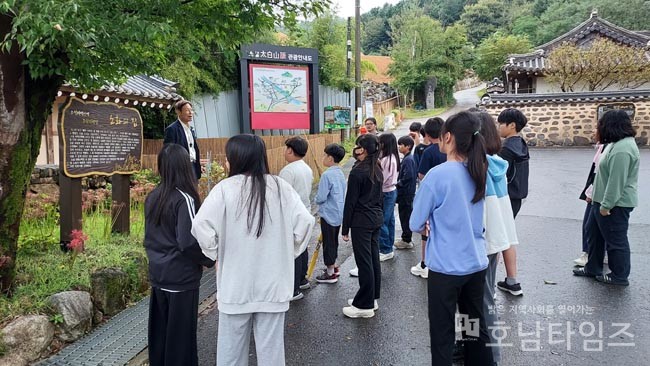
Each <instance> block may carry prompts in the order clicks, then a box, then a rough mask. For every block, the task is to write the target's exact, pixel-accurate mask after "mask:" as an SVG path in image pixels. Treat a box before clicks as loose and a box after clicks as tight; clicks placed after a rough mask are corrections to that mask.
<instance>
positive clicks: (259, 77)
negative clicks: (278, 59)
mask: <svg viewBox="0 0 650 366" xmlns="http://www.w3.org/2000/svg"><path fill="white" fill-rule="evenodd" d="M252 74H253V75H252V81H253V99H254V100H253V111H254V112H256V113H260V112H276V113H277V112H281V113H308V112H309V109H308V103H307V70H306V69H298V68H267V67H254V68H253V72H252Z"/></svg>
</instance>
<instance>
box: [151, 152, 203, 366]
mask: <svg viewBox="0 0 650 366" xmlns="http://www.w3.org/2000/svg"><path fill="white" fill-rule="evenodd" d="M158 172H159V173H160V184H159V185H158V187H156V188H155V189H154V190H153V191H152V192H151V193H150V194H149V195H148V196H147V199H146V200H145V204H144V214H145V230H144V246H145V249H146V252H147V257H148V258H149V282H150V283H151V297H150V301H149V362H150V364H151V365H153V366H160V365H163V366H164V365H181V364H182V365H190V366H192V365H197V364H198V357H197V343H196V322H197V315H198V308H199V283H200V281H201V275H202V274H203V266H207V267H212V266H214V261H212V260H210V259H209V258H207V257H206V256H204V255H203V253H201V249H200V248H199V245H198V243H197V242H196V239H194V237H193V236H192V234H191V232H190V230H191V229H192V218H194V214H195V213H196V209H198V207H199V206H200V204H201V201H200V199H199V193H198V192H197V190H196V175H195V174H194V171H193V168H192V163H191V162H190V157H189V154H188V152H187V150H185V149H184V148H183V147H182V146H180V145H176V144H166V145H165V146H163V148H162V150H161V151H160V153H159V154H158Z"/></svg>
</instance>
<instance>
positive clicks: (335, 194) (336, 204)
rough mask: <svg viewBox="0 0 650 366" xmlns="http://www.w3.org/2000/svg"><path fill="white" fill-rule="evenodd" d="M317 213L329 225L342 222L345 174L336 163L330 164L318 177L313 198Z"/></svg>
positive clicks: (337, 224) (338, 224)
mask: <svg viewBox="0 0 650 366" xmlns="http://www.w3.org/2000/svg"><path fill="white" fill-rule="evenodd" d="M315 201H316V204H317V205H318V214H319V215H320V218H321V219H323V220H325V222H327V223H328V224H330V225H331V226H340V225H341V222H343V203H344V202H345V175H343V171H342V170H341V167H339V166H338V165H335V166H331V167H329V168H327V170H326V171H325V172H324V173H323V175H322V176H321V177H320V182H319V183H318V191H317V192H316V198H315Z"/></svg>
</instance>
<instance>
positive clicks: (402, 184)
mask: <svg viewBox="0 0 650 366" xmlns="http://www.w3.org/2000/svg"><path fill="white" fill-rule="evenodd" d="M414 145H415V142H414V141H413V139H412V138H411V137H410V136H402V137H400V138H399V140H397V147H398V149H399V152H400V153H401V154H402V155H404V158H403V159H402V164H400V170H399V175H398V176H397V207H398V212H399V221H400V223H401V224H402V240H400V241H397V242H395V248H397V249H411V248H413V243H412V242H411V239H412V236H413V233H412V232H411V228H410V227H409V220H410V219H411V212H412V211H413V198H415V185H416V182H417V167H416V166H415V159H414V158H413V154H411V150H412V149H413V146H414Z"/></svg>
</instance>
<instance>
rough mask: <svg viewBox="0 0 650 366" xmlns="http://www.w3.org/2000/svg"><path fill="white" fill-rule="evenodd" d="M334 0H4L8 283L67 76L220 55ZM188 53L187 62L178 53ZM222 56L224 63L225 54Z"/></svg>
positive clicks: (3, 229)
mask: <svg viewBox="0 0 650 366" xmlns="http://www.w3.org/2000/svg"><path fill="white" fill-rule="evenodd" d="M328 3H329V0H237V1H235V0H185V1H181V2H179V1H176V0H157V1H148V0H138V1H135V0H134V1H124V0H102V1H94V0H76V1H61V0H3V1H0V101H2V103H0V136H2V144H0V290H2V291H5V292H7V291H9V290H10V289H11V284H12V281H13V278H14V268H15V259H16V243H17V239H18V231H19V226H20V219H21V214H22V211H23V206H24V201H25V192H26V189H27V184H28V182H29V177H30V175H31V171H32V169H33V167H34V164H35V161H36V157H37V156H38V153H39V147H40V143H41V133H42V131H43V126H44V123H45V121H46V119H47V116H48V114H49V113H50V111H51V107H52V103H53V100H54V97H55V95H56V92H57V90H58V89H59V87H60V86H61V85H62V83H63V82H64V81H66V80H67V81H69V82H71V83H74V84H76V85H77V86H79V87H80V88H82V89H84V90H92V89H96V88H98V87H100V86H101V85H103V84H105V83H108V82H120V81H123V80H124V79H125V78H126V77H127V76H129V75H134V74H140V73H146V74H157V73H161V72H162V71H163V70H165V69H166V67H167V66H168V65H173V64H174V63H176V64H177V65H179V66H180V67H186V66H187V65H188V64H190V63H191V64H194V65H197V64H200V60H203V61H205V60H209V59H210V58H211V57H212V60H213V62H214V56H215V54H213V53H210V52H214V51H215V50H219V52H226V51H233V50H236V49H237V47H238V46H239V45H240V44H241V43H243V42H248V41H250V40H251V38H252V37H254V35H255V34H257V33H259V32H260V31H262V30H270V29H272V28H273V25H274V24H278V23H286V24H295V22H296V17H297V16H305V17H306V16H309V15H310V14H315V13H320V12H322V11H323V10H324V8H325V7H326V6H327V5H328ZM179 60H182V61H179ZM217 61H220V60H219V59H218V58H217Z"/></svg>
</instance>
